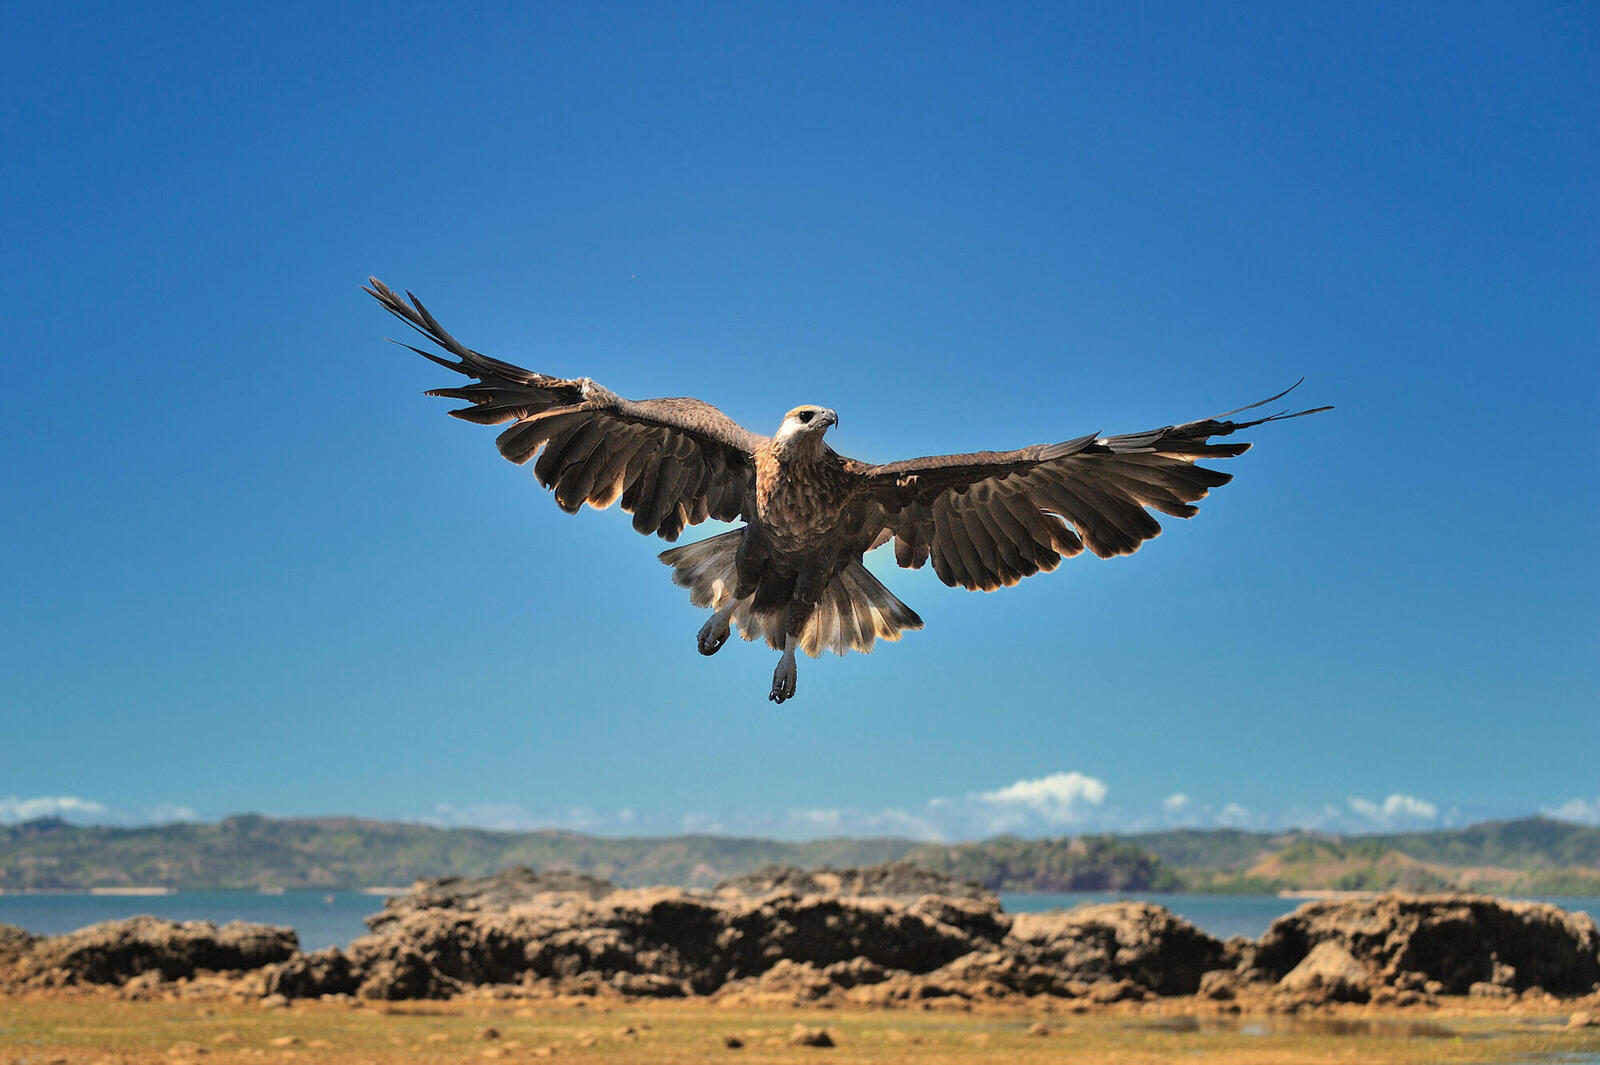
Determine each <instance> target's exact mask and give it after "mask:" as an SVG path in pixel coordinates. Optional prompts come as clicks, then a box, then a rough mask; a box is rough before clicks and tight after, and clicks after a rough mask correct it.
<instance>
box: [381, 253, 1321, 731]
mask: <svg viewBox="0 0 1600 1065" xmlns="http://www.w3.org/2000/svg"><path fill="white" fill-rule="evenodd" d="M369 280H370V281H371V283H372V285H371V287H370V288H368V289H367V290H366V291H367V292H369V293H371V294H372V295H373V296H374V297H376V298H377V300H378V301H379V302H380V303H382V304H383V305H384V307H385V308H387V309H388V310H389V312H390V313H392V314H394V315H395V316H396V317H397V318H400V319H402V320H403V321H405V322H407V323H409V324H410V325H411V326H412V327H414V328H415V329H416V330H417V331H418V332H420V333H421V334H422V335H423V336H425V337H427V338H428V339H429V340H431V341H432V342H433V343H434V344H436V345H438V346H439V347H440V348H443V349H444V350H445V351H447V352H449V353H450V354H451V355H453V356H455V358H456V360H459V361H451V360H450V359H447V358H444V357H441V356H439V355H435V354H433V353H431V352H427V351H424V350H422V349H421V348H417V347H412V345H410V344H406V345H405V347H408V348H411V350H412V351H415V352H416V353H417V354H419V355H422V356H424V357H425V358H428V359H431V360H433V361H434V362H436V363H438V364H439V365H441V366H445V367H448V368H450V369H452V370H454V371H456V372H457V373H459V374H462V375H464V376H466V377H470V378H473V379H474V380H475V381H476V383H475V384H469V385H463V386H462V387H460V388H436V389H432V390H430V391H429V392H428V393H427V394H428V395H430V396H443V397H445V398H447V399H457V400H465V401H467V402H468V403H469V404H470V405H469V406H467V407H463V408H461V409H459V410H452V411H451V412H450V413H451V414H452V415H454V416H455V417H457V418H463V419H465V420H467V421H470V422H477V423H479V424H480V425H499V424H502V423H505V422H510V423H511V425H510V427H509V428H507V429H505V430H504V431H503V432H501V434H500V436H499V437H498V438H497V439H496V441H495V442H496V444H497V445H498V446H499V448H500V454H502V455H504V456H505V457H506V458H508V459H510V460H511V461H512V462H515V463H517V464H518V465H521V464H522V463H525V462H527V461H529V460H530V459H532V458H533V457H534V456H535V455H539V459H538V461H537V462H535V463H534V466H533V472H534V476H535V477H537V478H538V480H539V483H540V484H541V485H543V486H544V487H545V488H548V489H550V490H551V491H553V492H554V493H555V498H556V504H557V505H558V506H560V507H561V509H563V510H565V511H567V512H568V513H569V514H575V513H577V512H578V510H580V509H581V508H582V507H583V505H584V504H585V503H588V504H589V505H590V506H592V507H596V508H601V509H603V508H605V507H608V506H610V505H611V504H612V503H615V502H618V501H620V502H621V503H622V509H623V510H626V511H628V512H629V513H631V514H632V515H633V527H634V528H635V529H637V530H638V531H639V532H641V533H655V534H656V535H657V536H660V537H661V538H662V539H664V540H668V541H672V540H676V539H677V538H678V535H679V534H680V533H682V532H683V530H684V528H685V527H686V526H689V525H697V524H699V523H700V522H702V521H705V520H706V519H707V518H716V519H718V520H720V521H728V522H733V521H743V522H744V523H745V524H744V525H743V527H741V528H738V529H735V530H733V531H731V532H726V533H722V534H721V535H719V536H713V537H710V538H708V539H705V540H701V541H699V542H697V543H692V544H688V545H686V546H683V547H677V548H673V549H672V550H670V551H663V552H662V553H661V555H660V558H661V561H663V562H665V563H666V564H667V565H669V566H671V567H672V569H673V574H672V579H673V581H674V582H675V583H676V584H678V585H680V586H682V587H684V588H687V589H689V599H690V601H691V602H693V603H694V605H695V606H698V607H708V608H710V609H711V610H712V611H713V613H712V615H711V618H710V620H708V621H707V622H706V623H705V625H704V626H702V627H701V629H700V633H699V636H698V638H697V642H698V644H699V648H700V653H701V654H705V655H711V654H716V652H717V651H718V650H719V649H720V648H721V647H722V645H723V643H724V642H725V641H726V640H727V639H728V633H729V625H730V624H732V625H737V626H738V628H739V633H740V635H742V636H743V637H744V638H745V639H746V640H753V639H756V638H758V637H760V638H764V639H765V640H766V641H767V644H768V645H769V646H770V647H772V648H773V649H774V650H777V651H782V652H783V655H782V657H781V658H780V659H779V660H778V667H777V669H776V670H775V671H774V672H773V675H772V692H771V695H770V696H769V698H770V699H771V700H772V701H773V702H775V703H781V702H784V701H785V700H786V699H789V698H791V697H793V695H794V693H795V680H796V669H795V651H797V650H803V651H805V653H806V654H808V655H810V656H811V657H813V658H815V657H817V656H818V655H820V654H821V653H822V652H823V651H824V650H832V651H833V652H835V653H836V654H840V655H843V654H846V653H848V652H849V651H852V650H855V651H861V652H869V651H871V650H872V646H873V642H874V641H875V640H878V639H885V640H898V639H899V638H900V634H901V633H902V632H904V631H906V630H907V629H920V628H922V619H921V618H920V617H918V616H917V613H916V611H914V610H912V609H911V608H910V607H908V606H906V605H905V604H904V603H902V602H901V601H900V600H899V599H897V598H895V596H894V595H893V594H892V593H891V592H890V591H889V589H887V588H885V587H884V586H883V585H882V584H881V583H879V581H878V580H877V578H875V577H873V576H872V574H871V573H869V572H867V569H866V567H865V566H863V565H862V564H861V559H862V556H863V555H864V554H866V552H868V551H870V550H872V549H873V548H875V547H879V546H881V545H882V544H886V543H888V542H889V541H890V540H893V541H894V557H895V561H896V562H897V563H899V564H900V565H901V566H905V567H908V568H911V569H918V568H920V567H921V566H922V565H923V564H924V563H926V562H929V561H932V562H933V571H934V573H936V574H938V577H939V579H940V580H941V581H943V582H944V583H945V584H947V585H950V586H951V587H957V586H959V587H962V588H972V589H976V590H980V591H992V590H993V589H995V588H999V587H1001V586H1002V585H1012V584H1016V583H1017V582H1018V581H1020V580H1021V579H1022V578H1024V577H1029V576H1032V575H1033V574H1035V573H1038V572H1040V571H1041V570H1044V571H1046V572H1048V571H1050V570H1053V569H1055V568H1056V566H1057V565H1059V564H1060V562H1061V560H1062V558H1064V557H1065V558H1070V557H1071V556H1073V555H1076V554H1079V553H1080V552H1082V551H1083V549H1084V548H1085V547H1088V549H1089V550H1090V551H1093V552H1094V553H1095V554H1096V555H1099V556H1100V557H1101V558H1111V557H1112V556H1114V555H1128V554H1132V553H1133V552H1134V551H1137V550H1138V549H1139V545H1140V544H1142V543H1144V541H1146V540H1148V539H1150V538H1151V537H1153V536H1155V535H1157V534H1158V533H1160V532H1161V526H1160V525H1159V524H1158V523H1157V522H1156V520H1155V518H1153V517H1151V516H1150V513H1149V512H1148V511H1147V510H1146V509H1145V508H1147V507H1148V508H1151V509H1154V510H1159V511H1161V512H1162V513H1163V514H1170V515H1172V516H1173V517H1178V518H1187V517H1190V516H1192V515H1193V514H1194V513H1195V512H1196V509H1197V508H1196V507H1195V506H1194V504H1195V502H1196V501H1197V500H1200V499H1203V498H1205V495H1206V493H1207V491H1208V490H1209V489H1212V488H1215V487H1217V486H1218V485H1222V484H1227V483H1228V482H1229V481H1230V480H1232V479H1233V476H1232V474H1227V473H1218V472H1217V471H1215V470H1210V469H1206V468H1205V467H1204V466H1197V465H1195V461H1196V460H1197V459H1222V458H1233V457H1234V456H1235V455H1240V454H1243V453H1244V452H1245V451H1247V450H1249V448H1250V445H1249V444H1247V443H1218V444H1214V443H1212V442H1211V438H1212V437H1219V436H1227V435H1229V434H1230V433H1234V432H1237V431H1238V430H1240V429H1248V428H1250V427H1251V426H1254V425H1261V424H1263V423H1266V422H1275V421H1282V420H1283V419H1285V418H1298V417H1301V416H1302V415H1306V414H1316V413H1318V412H1320V411H1325V410H1329V409H1331V408H1329V407H1317V408H1315V409H1314V410H1304V411H1298V412H1296V413H1293V414H1291V413H1287V412H1284V413H1280V414H1273V415H1269V416H1268V417H1265V418H1256V419H1254V420H1251V421H1242V422H1230V421H1224V420H1222V419H1224V418H1226V417H1227V416H1228V415H1230V414H1237V413H1239V411H1245V410H1251V409H1253V408H1255V407H1259V406H1262V405H1263V404H1266V403H1270V402H1272V401H1273V400H1275V399H1278V398H1279V397H1281V396H1282V395H1284V394H1285V393H1286V392H1287V391H1288V389H1285V390H1284V392H1280V393H1278V395H1276V396H1271V397H1268V398H1267V399H1264V400H1261V401H1260V402H1258V403H1252V404H1250V405H1249V406H1246V407H1240V408H1238V410H1232V411H1228V412H1226V413H1225V414H1220V415H1218V416H1217V417H1215V418H1205V419H1202V420H1200V421H1196V422H1186V423H1184V424H1183V425H1168V426H1165V427H1163V428H1160V429H1151V430H1149V431H1148V432H1143V433H1127V434H1124V435H1122V436H1100V435H1098V434H1096V433H1090V434H1089V435H1087V436H1080V437H1077V438H1076V439H1073V440H1066V441H1063V442H1062V443H1059V444H1035V445H1033V446H1032V447H1025V448H1021V449H1019V450H1017V451H980V452H976V453H974V454H970V455H935V456H932V457H929V458H920V459H907V460H905V461H903V462H891V463H889V464H888V465H885V466H874V465H872V464H870V463H866V462H860V461H857V460H856V459H851V458H845V457H844V456H842V455H840V454H838V453H836V452H835V451H834V450H833V449H832V448H830V447H829V446H828V445H827V444H826V443H824V442H823V436H824V435H825V434H826V433H827V431H828V430H829V429H830V428H831V427H833V426H835V425H837V424H838V423H839V416H838V415H837V414H835V413H834V412H833V411H832V410H830V409H829V408H827V407H818V406H811V405H805V406H799V407H795V408H794V409H793V410H791V411H789V413H787V414H785V415H784V416H783V422H782V424H780V425H779V426H778V431H777V432H776V433H775V434H774V435H772V436H770V437H767V436H762V435H760V434H759V433H752V432H750V431H749V430H748V429H746V428H744V427H743V426H741V425H739V424H738V423H737V422H735V421H734V420H733V419H731V418H729V417H728V416H727V415H726V414H723V413H722V412H721V411H720V410H718V409H717V408H716V407H713V406H712V405H711V404H709V403H705V402H703V401H701V400H698V399H688V398H682V399H646V400H628V399H623V398H622V397H621V396H618V395H617V394H616V393H614V392H612V391H610V390H609V389H606V388H603V387H601V386H600V385H598V384H596V383H595V382H593V381H591V380H590V379H589V378H587V377H582V378H577V379H575V380H565V379H562V378H559V377H547V376H545V375H544V374H540V373H534V372H533V371H531V370H524V369H522V368H521V367H517V366H513V365H511V364H510V363H507V362H501V361H500V360H499V359H495V358H491V357H490V356H488V355H483V354H480V353H478V352H476V351H473V350H472V349H470V348H468V347H465V346H464V345H462V344H461V343H459V342H458V341H457V340H456V339H455V338H454V337H452V336H451V335H450V334H449V333H448V332H446V331H445V329H444V327H443V326H441V325H440V324H439V323H438V321H436V320H435V319H434V317H433V315H431V314H429V313H428V310H427V308H426V307H424V306H423V305H422V302H421V301H420V300H418V299H417V298H416V296H414V295H412V294H411V293H410V292H407V293H406V295H407V297H409V299H410V303H409V304H407V302H406V301H405V300H402V299H401V298H400V297H399V296H398V295H397V294H396V293H395V292H394V291H393V290H392V289H390V288H389V287H388V286H387V285H385V284H384V283H383V282H381V281H379V280H378V279H377V278H369ZM1298 383H1299V382H1296V384H1298ZM1290 387H1291V388H1292V387H1294V386H1290ZM541 448H542V449H543V452H544V453H543V454H542V455H540V454H539V452H540V449H541Z"/></svg>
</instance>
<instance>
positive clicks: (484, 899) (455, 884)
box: [367, 865, 616, 928]
mask: <svg viewBox="0 0 1600 1065" xmlns="http://www.w3.org/2000/svg"><path fill="white" fill-rule="evenodd" d="M615 890H616V885H615V884H613V883H611V881H609V880H601V879H598V878H597V877H592V876H587V875H585V874H583V873H569V872H562V871H556V872H550V873H536V872H534V871H533V870H532V869H529V868H528V867H527V866H523V865H517V866H512V867H511V868H509V869H502V870H501V871H500V872H498V873H495V874H494V875H493V876H480V877H461V876H443V877H439V878H437V879H433V880H418V881H417V882H416V883H415V884H413V885H412V886H411V890H410V891H408V892H406V893H405V894H404V895H398V896H392V897H390V898H387V899H384V901H383V910H382V911H381V912H379V913H377V914H374V915H373V916H371V917H368V918H367V927H368V928H378V927H381V926H383V925H385V924H388V923H389V922H390V921H392V920H394V919H395V918H398V917H401V916H403V915H405V914H408V913H416V912H418V911H420V910H459V911H464V912H480V911H483V910H506V909H510V908H511V907H513V906H517V905H521V904H522V903H525V902H531V901H532V900H534V899H536V898H538V897H539V896H540V895H548V894H551V893H563V892H571V893H575V894H579V895H585V896H587V897H589V898H591V899H599V898H604V897H605V896H607V895H609V894H611V892H613V891H615Z"/></svg>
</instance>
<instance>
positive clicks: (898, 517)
mask: <svg viewBox="0 0 1600 1065" xmlns="http://www.w3.org/2000/svg"><path fill="white" fill-rule="evenodd" d="M1295 384H1296V385H1298V384H1299V382H1298V381H1297V382H1295ZM1293 387H1294V386H1290V388H1291V389H1292V388H1293ZM1289 390H1290V389H1285V390H1284V391H1283V392H1280V393H1278V395H1276V396H1270V397H1268V398H1267V399H1264V400H1261V401H1260V402H1258V403H1252V404H1250V405H1249V406H1248V407H1240V408H1239V409H1238V410H1231V411H1228V412H1227V413H1226V414H1219V415H1217V416H1216V417H1214V418H1206V419H1204V420H1201V421H1196V422H1188V423H1185V424H1183V425H1169V426H1166V427H1165V428H1162V429H1152V430H1150V431H1148V432H1143V433H1128V434H1126V435H1123V436H1108V437H1103V436H1097V435H1090V436H1081V437H1079V438H1078V439H1076V440H1067V441H1065V442H1063V443H1059V444H1036V445H1034V446H1033V447H1025V448H1022V449H1020V450H1018V451H982V452H977V453H975V454H970V455H936V456H932V457H929V458H920V459H909V460H907V461H905V462H891V463H889V464H888V465H886V466H860V467H858V468H857V472H858V473H859V474H860V475H861V476H862V477H864V478H865V479H866V481H867V486H868V491H869V493H870V494H871V497H872V499H873V500H874V501H875V502H876V504H877V506H876V507H872V508H869V517H868V519H867V521H868V524H869V525H871V526H872V528H868V529H863V530H862V539H863V540H864V541H866V542H871V543H875V544H876V543H883V542H885V541H886V540H888V539H889V538H890V537H893V539H894V541H895V545H894V553H895V561H896V562H898V563H899V564H900V565H902V566H906V567H909V568H911V569H917V568H919V567H921V566H922V564H923V563H924V562H926V561H928V560H929V559H930V558H931V559H932V560H933V569H934V572H935V573H937V574H938V575H939V579H940V580H942V581H943V582H944V583H946V584H948V585H951V586H952V587H954V586H957V585H959V586H961V587H963V588H972V589H977V590H982V591H991V590H993V589H995V588H999V587H1001V586H1002V585H1012V584H1016V583H1017V582H1018V581H1020V580H1021V579H1022V578H1024V577H1029V576H1032V575H1033V574H1035V573H1038V572H1039V571H1040V570H1045V571H1049V570H1053V569H1055V568H1056V566H1057V565H1059V564H1060V562H1061V559H1062V558H1063V557H1068V558H1070V557H1071V556H1073V555H1076V554H1078V553H1079V552H1081V551H1082V550H1083V549H1084V547H1085V546H1087V547H1088V548H1089V550H1090V551H1093V552H1094V553H1095V554H1096V555H1099V556H1100V557H1101V558H1110V557H1112V556H1113V555H1127V554H1132V553H1133V552H1134V551H1137V550H1138V549H1139V545H1140V544H1142V543H1144V541H1146V540H1148V539H1150V538H1151V537H1153V536H1156V535H1157V534H1158V533H1160V532H1161V526H1160V524H1159V523H1158V522H1157V521H1156V519H1155V518H1154V517H1152V516H1151V514H1150V513H1149V510H1147V509H1146V508H1147V507H1148V508H1150V509H1153V510H1159V511H1161V512H1162V513H1163V514H1171V515H1172V516H1174V517H1178V518H1187V517H1190V516H1192V515H1193V514H1195V513H1196V511H1197V508H1196V507H1195V506H1194V504H1195V503H1196V502H1197V501H1198V500H1200V499H1203V498H1205V495H1206V493H1207V492H1208V491H1209V490H1210V489H1212V488H1215V487H1217V486H1218V485H1223V484H1227V483H1228V482H1229V481H1231V480H1232V479H1233V475H1232V474H1227V473H1218V472H1217V471H1216V470H1210V469H1207V468H1205V467H1204V466H1197V465H1195V462H1196V461H1197V460H1199V459H1207V458H1232V457H1234V456H1235V455H1240V454H1243V453H1244V452H1245V451H1248V450H1249V449H1250V445H1249V444H1247V443H1215V444H1214V443H1212V442H1211V438H1212V437H1218V436H1227V435H1229V434H1230V433H1235V432H1238V431H1239V430H1240V429H1248V428H1249V427H1251V426H1253V425H1261V424H1263V423H1265V422H1275V421H1281V420H1283V419H1285V418H1298V417H1301V416H1302V415H1306V414H1316V413H1318V412H1319V411H1325V410H1330V409H1332V408H1330V407H1318V408H1316V409H1315V410H1304V411H1298V412H1296V413H1293V414H1290V413H1287V412H1285V413H1281V414H1273V415H1270V416H1268V417H1265V418H1256V419H1254V420H1252V421H1242V422H1230V421H1225V420H1223V419H1225V418H1227V417H1228V415H1231V414H1237V413H1239V411H1245V410H1251V409H1253V408H1255V407H1259V406H1261V405H1262V404H1265V403H1271V402H1272V401H1273V400H1275V399H1279V398H1280V397H1282V396H1283V395H1285V394H1286V393H1287V392H1288V391H1289Z"/></svg>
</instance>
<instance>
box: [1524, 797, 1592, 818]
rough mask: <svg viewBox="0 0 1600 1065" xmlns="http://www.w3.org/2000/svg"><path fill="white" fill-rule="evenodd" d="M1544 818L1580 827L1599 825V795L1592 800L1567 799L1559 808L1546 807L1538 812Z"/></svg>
mask: <svg viewBox="0 0 1600 1065" xmlns="http://www.w3.org/2000/svg"><path fill="white" fill-rule="evenodd" d="M1539 812H1540V813H1542V814H1544V815H1545V816H1546V817H1554V818H1556V819H1558V820H1561V821H1576V822H1577V823H1578V824H1580V825H1600V795H1597V796H1595V797H1594V798H1593V799H1568V800H1567V801H1566V802H1564V803H1562V804H1561V805H1560V806H1546V807H1544V808H1543V809H1541V810H1540V811H1539Z"/></svg>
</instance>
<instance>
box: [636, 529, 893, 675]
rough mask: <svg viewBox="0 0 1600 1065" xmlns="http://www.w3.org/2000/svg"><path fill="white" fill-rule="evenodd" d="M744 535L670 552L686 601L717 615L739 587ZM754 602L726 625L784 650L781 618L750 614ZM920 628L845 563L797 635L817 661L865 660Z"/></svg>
mask: <svg viewBox="0 0 1600 1065" xmlns="http://www.w3.org/2000/svg"><path fill="white" fill-rule="evenodd" d="M743 536H744V530H743V529H734V530H733V531H732V532H725V533H722V534H721V535H718V536H712V537H710V538H708V539H705V540H700V541H697V542H696V543H692V544H685V545H684V546H682V547H675V548H673V549H672V550H670V551H663V552H661V555H660V558H661V561H663V562H665V563H666V564H667V565H669V566H671V567H672V582H673V583H674V584H676V585H678V586H679V587H682V588H687V589H689V601H690V602H691V603H693V604H694V605H695V606H698V607H705V608H709V609H712V610H720V609H722V608H723V607H725V606H727V605H728V603H729V602H730V601H731V600H732V598H733V593H734V591H735V590H736V589H737V587H738V583H739V575H738V567H737V558H738V552H739V541H740V539H741V538H742V537H743ZM753 600H754V596H747V597H746V598H744V599H743V600H741V601H740V602H739V603H738V604H736V605H735V606H734V608H733V613H732V614H731V615H730V616H729V620H730V621H731V622H732V623H733V625H734V626H735V627H736V628H737V629H738V630H739V635H740V636H742V637H744V638H745V639H746V640H756V639H765V640H766V642H767V645H768V646H769V647H771V648H773V649H774V650H782V648H783V612H782V611H781V610H779V611H763V612H762V613H760V614H758V613H756V612H755V611H754V610H752V609H751V607H752V605H753ZM920 628H922V619H921V618H920V617H918V616H917V612H916V611H915V610H912V609H911V608H910V607H908V606H906V605H905V604H904V603H902V602H901V601H900V600H899V599H897V598H895V595H894V593H893V592H891V591H889V589H887V588H885V587H884V586H883V584H882V583H881V582H880V581H879V580H878V578H876V577H874V576H873V575H872V574H870V573H868V572H867V570H866V567H865V566H863V565H861V563H860V562H855V561H852V562H849V563H847V564H846V565H845V567H844V569H843V570H842V571H840V573H839V575H838V576H837V577H835V578H834V579H833V581H832V582H831V583H829V585H828V587H827V588H826V589H824V590H823V593H822V596H821V598H820V599H819V600H818V601H817V608H816V610H815V611H814V612H813V613H812V615H811V620H810V621H808V622H807V623H806V628H805V631H804V632H803V633H801V635H800V649H801V650H803V651H805V653H806V654H807V655H810V656H811V657H812V658H816V657H818V656H819V655H821V654H822V652H824V651H832V652H833V653H834V654H837V655H846V654H849V653H850V652H851V651H860V652H861V653H862V654H869V653H871V651H872V647H873V644H874V643H875V642H876V641H878V640H880V639H881V640H898V639H899V638H900V634H901V633H903V632H905V631H906V630H908V629H920Z"/></svg>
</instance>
